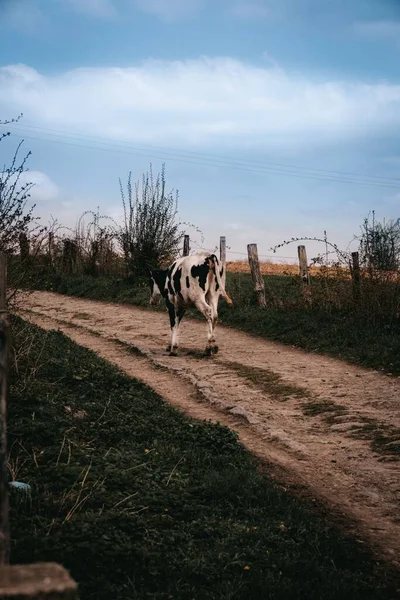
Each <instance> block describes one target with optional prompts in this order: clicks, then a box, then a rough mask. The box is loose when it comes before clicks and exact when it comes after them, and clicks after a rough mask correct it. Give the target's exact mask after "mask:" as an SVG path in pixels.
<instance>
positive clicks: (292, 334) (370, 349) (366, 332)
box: [25, 269, 400, 375]
mask: <svg viewBox="0 0 400 600" xmlns="http://www.w3.org/2000/svg"><path fill="white" fill-rule="evenodd" d="M264 279H265V281H266V283H267V285H268V287H269V289H270V290H271V291H272V294H273V295H275V296H276V297H279V298H281V299H283V301H284V303H285V304H284V308H268V309H266V310H260V309H258V307H257V306H256V305H255V302H254V293H253V291H252V285H251V280H250V277H249V276H248V275H246V274H230V273H228V277H227V290H228V292H229V294H230V295H231V296H232V298H233V301H234V306H233V308H231V309H230V308H228V307H227V306H226V304H225V302H224V301H223V300H221V303H220V310H219V314H220V323H222V324H224V325H228V326H232V327H235V328H237V329H241V330H243V331H246V332H248V333H251V334H253V335H257V336H260V337H263V338H268V339H271V340H275V341H279V342H283V343H285V344H290V345H295V346H298V347H300V348H304V349H305V350H308V351H310V352H316V353H321V354H327V355H330V356H334V357H338V358H341V359H344V360H346V361H348V362H350V363H354V364H357V365H361V366H364V367H369V368H374V369H379V370H384V371H387V372H390V373H393V374H396V375H399V374H400V324H399V321H397V322H393V321H392V320H387V319H383V318H379V319H378V318H373V317H372V316H370V317H369V318H368V319H367V318H366V317H365V313H362V314H361V315H360V316H356V315H354V313H352V312H349V310H348V305H347V304H346V302H347V299H348V295H349V294H348V287H349V284H348V282H342V285H341V286H339V284H337V285H336V284H332V285H331V287H330V289H329V293H330V294H331V296H332V295H333V294H335V295H336V296H337V297H341V296H340V294H342V295H343V298H344V301H343V308H342V309H341V310H339V309H336V310H333V309H332V308H329V307H325V306H324V304H323V301H324V298H326V290H325V288H324V285H325V284H324V281H322V280H318V278H314V280H313V292H314V299H315V304H314V308H313V309H312V310H308V309H307V308H306V307H303V306H302V305H301V303H299V301H298V298H299V287H298V286H299V284H298V281H297V279H296V278H293V277H285V276H274V275H271V276H267V277H265V278H264ZM25 285H26V286H27V287H33V288H35V289H41V290H51V291H54V292H59V293H61V294H67V295H71V296H78V297H82V298H91V299H95V300H104V301H107V302H119V303H127V304H133V305H136V306H142V307H148V301H149V289H148V287H147V282H146V281H144V282H138V283H137V284H136V285H133V284H132V283H130V282H128V281H126V280H123V279H111V278H105V277H104V278H103V277H98V278H95V277H89V276H83V275H82V276H70V277H68V276H65V275H57V274H51V273H50V272H45V271H40V270H39V269H37V270H36V271H32V274H31V276H30V278H28V279H27V280H26V282H25ZM335 285H336V287H335ZM346 307H347V308H346ZM364 309H365V307H364ZM152 310H154V309H152ZM157 310H164V311H165V308H164V307H163V306H161V307H160V308H158V309H157ZM190 314H192V315H193V316H194V317H195V318H199V315H198V314H197V312H196V311H191V313H190ZM200 318H202V317H200Z"/></svg>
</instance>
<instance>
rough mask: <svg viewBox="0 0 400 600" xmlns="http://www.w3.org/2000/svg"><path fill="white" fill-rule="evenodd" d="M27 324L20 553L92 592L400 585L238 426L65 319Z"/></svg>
mask: <svg viewBox="0 0 400 600" xmlns="http://www.w3.org/2000/svg"><path fill="white" fill-rule="evenodd" d="M76 289H77V288H76ZM65 291H68V290H65ZM13 337H14V343H15V347H16V349H17V356H16V361H15V365H16V368H15V369H14V372H13V376H12V382H11V398H10V411H9V423H8V429H9V443H10V449H11V456H10V470H11V473H12V475H13V479H16V480H18V481H24V482H27V483H29V484H30V485H31V486H32V493H31V495H30V496H29V497H23V496H20V495H19V494H18V493H17V492H13V493H12V499H11V500H12V501H11V528H12V529H11V531H12V561H13V562H14V563H16V562H31V561H42V560H52V561H58V562H60V563H62V564H64V565H65V566H66V567H67V568H68V569H70V570H71V572H72V575H73V577H74V578H75V579H76V580H77V581H78V582H79V584H80V589H81V591H80V597H81V598H82V599H83V598H85V600H94V599H98V600H103V599H104V600H106V599H107V600H109V599H110V598H113V597H114V598H118V600H128V599H132V598H138V599H141V598H143V599H144V598H152V599H167V598H173V599H174V600H179V599H190V598H196V599H197V598H199V599H200V598H201V599H205V600H207V599H215V600H224V599H237V600H240V599H243V600H251V599H260V598H270V599H282V600H283V599H285V600H290V599H299V600H300V599H302V600H304V599H305V598H307V599H308V600H312V599H322V598H323V599H324V600H330V599H331V600H333V599H335V600H336V599H337V600H345V599H349V600H350V599H351V600H357V599H360V600H361V599H363V600H368V599H370V600H390V599H393V598H394V597H396V590H395V589H394V588H393V587H390V585H391V584H390V577H391V576H389V575H388V573H387V572H385V571H384V570H383V567H379V566H378V565H376V563H375V562H374V561H373V560H372V559H371V557H370V556H369V555H368V554H367V553H363V552H362V551H361V549H360V548H361V547H360V546H359V544H358V543H357V542H356V541H355V540H352V539H349V538H344V537H343V536H342V535H341V533H340V532H339V531H338V529H336V527H334V526H332V525H329V524H328V522H327V521H326V519H325V518H324V517H323V516H322V512H321V513H320V511H319V509H318V507H315V506H313V509H309V508H308V507H307V506H306V505H305V504H304V502H303V501H300V500H298V499H296V498H295V497H291V496H290V494H289V493H288V492H286V491H285V490H284V489H283V488H281V487H280V486H278V485H276V484H274V483H272V482H271V481H270V480H268V479H267V478H266V477H265V476H264V475H263V474H262V473H261V471H260V470H259V469H258V467H257V465H256V463H255V462H254V460H253V459H252V457H251V456H250V455H249V454H248V453H247V452H246V451H245V449H244V448H243V447H242V446H241V445H240V444H239V443H238V441H237V439H236V437H235V435H234V434H233V433H232V432H230V431H229V430H228V429H226V428H223V427H220V426H217V425H212V424H207V423H197V422H195V421H193V420H191V419H189V418H186V417H184V416H182V415H181V414H180V413H178V412H177V411H176V410H174V409H173V408H171V407H169V406H168V405H167V404H166V403H165V402H163V400H162V399H161V398H160V397H158V396H157V395H156V394H155V393H153V392H152V391H151V390H149V389H148V388H146V387H145V386H144V385H142V384H140V383H138V382H136V381H134V380H131V379H129V378H127V377H126V376H124V375H122V374H120V373H119V372H118V371H117V370H116V369H115V368H113V367H112V366H110V365H109V364H107V363H105V362H104V361H103V360H101V359H99V358H98V357H97V356H96V355H95V354H93V353H92V352H90V351H88V350H85V349H83V348H81V347H79V346H77V345H75V344H74V343H73V342H71V341H70V340H69V339H68V338H66V337H65V336H63V335H62V334H61V333H57V332H49V333H45V332H44V331H42V330H40V329H38V328H36V327H34V326H32V325H28V324H26V323H24V322H23V321H21V320H19V319H16V320H15V321H14V324H13ZM392 575H393V574H392Z"/></svg>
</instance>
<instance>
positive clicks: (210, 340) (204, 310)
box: [195, 298, 214, 356]
mask: <svg viewBox="0 0 400 600" xmlns="http://www.w3.org/2000/svg"><path fill="white" fill-rule="evenodd" d="M195 304H196V308H198V310H199V311H200V312H201V314H202V315H204V317H205V318H206V320H207V326H208V327H207V346H206V354H207V355H208V356H210V355H211V354H212V353H213V347H214V328H213V310H212V308H211V306H210V305H209V304H207V302H206V301H205V299H204V298H201V299H199V300H197V301H196V302H195Z"/></svg>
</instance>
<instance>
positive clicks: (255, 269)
mask: <svg viewBox="0 0 400 600" xmlns="http://www.w3.org/2000/svg"><path fill="white" fill-rule="evenodd" d="M247 254H248V256H249V265H250V271H251V278H252V280H253V285H254V291H255V292H256V296H257V303H258V306H259V307H260V308H265V307H266V306H267V302H266V300H265V286H264V279H263V278H262V275H261V270H260V262H259V260H258V251H257V244H248V245H247Z"/></svg>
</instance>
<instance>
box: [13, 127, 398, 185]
mask: <svg viewBox="0 0 400 600" xmlns="http://www.w3.org/2000/svg"><path fill="white" fill-rule="evenodd" d="M11 126H12V127H17V128H18V127H19V128H25V129H28V130H29V129H33V130H37V131H38V132H50V133H56V134H61V135H64V136H67V137H71V136H72V137H81V138H83V139H87V140H94V141H97V140H100V141H104V142H119V143H121V144H126V143H129V142H126V141H125V140H121V139H114V138H109V137H103V136H92V135H89V134H86V133H85V134H82V133H77V132H73V131H67V130H60V129H53V128H49V127H37V126H35V125H23V124H19V123H16V124H11ZM135 146H136V147H140V148H144V149H146V148H150V149H154V150H159V151H166V152H173V153H174V154H181V155H182V154H183V155H194V156H200V157H205V158H206V159H210V158H216V159H218V160H228V161H235V162H238V163H239V164H248V165H250V166H251V165H261V166H264V167H265V165H271V166H273V167H282V168H285V169H296V170H302V171H312V172H317V173H318V172H319V173H327V174H331V175H333V174H336V175H346V176H351V177H359V178H362V179H365V178H366V179H377V180H381V181H386V182H400V178H398V177H382V176H380V175H366V174H361V173H354V172H349V171H334V170H330V169H317V168H311V167H303V166H299V165H287V164H284V163H276V162H272V161H268V160H263V161H260V160H254V159H250V160H249V159H243V158H235V157H228V156H223V155H218V154H210V153H204V152H195V151H193V150H184V151H182V150H179V149H176V148H163V147H161V146H155V145H152V144H135Z"/></svg>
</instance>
